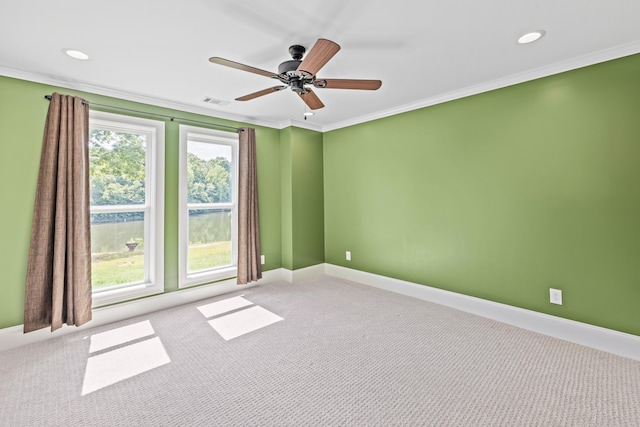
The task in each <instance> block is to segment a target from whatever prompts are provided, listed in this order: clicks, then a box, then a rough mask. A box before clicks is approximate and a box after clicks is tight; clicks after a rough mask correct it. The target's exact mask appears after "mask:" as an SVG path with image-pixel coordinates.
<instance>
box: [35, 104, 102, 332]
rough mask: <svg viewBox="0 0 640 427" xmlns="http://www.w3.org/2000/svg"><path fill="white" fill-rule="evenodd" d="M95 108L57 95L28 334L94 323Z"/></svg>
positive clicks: (41, 191)
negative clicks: (92, 189) (91, 164)
mask: <svg viewBox="0 0 640 427" xmlns="http://www.w3.org/2000/svg"><path fill="white" fill-rule="evenodd" d="M88 141H89V105H88V103H87V102H85V101H84V100H82V99H81V98H77V97H73V96H69V95H60V94H57V93H54V94H53V95H52V97H51V102H50V104H49V113H48V115H47V121H46V123H45V129H44V139H43V142H42V155H41V157H40V172H39V175H38V187H37V190H36V201H35V207H34V215H33V228H32V231H31V247H30V249H29V264H28V268H27V283H26V294H25V307H24V332H25V333H26V332H31V331H34V330H37V329H41V328H45V327H47V326H51V331H55V330H56V329H58V328H60V327H62V324H63V323H66V324H67V325H77V326H80V325H82V324H84V323H86V322H88V321H89V320H91V243H90V242H91V241H90V225H89V143H88Z"/></svg>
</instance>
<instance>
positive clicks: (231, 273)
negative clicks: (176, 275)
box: [178, 265, 238, 289]
mask: <svg viewBox="0 0 640 427" xmlns="http://www.w3.org/2000/svg"><path fill="white" fill-rule="evenodd" d="M237 275H238V268H237V267H236V266H235V265H234V266H229V267H225V268H220V269H216V270H209V271H202V272H197V273H192V274H189V275H188V276H187V277H181V278H180V284H179V285H178V288H180V289H183V288H188V287H190V286H197V285H204V284H206V283H211V282H217V281H220V280H225V279H231V278H233V277H236V276H237Z"/></svg>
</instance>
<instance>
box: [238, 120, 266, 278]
mask: <svg viewBox="0 0 640 427" xmlns="http://www.w3.org/2000/svg"><path fill="white" fill-rule="evenodd" d="M239 145H240V146H239V149H238V151H239V171H238V172H239V179H238V181H239V183H238V184H239V188H238V284H239V285H244V284H247V283H249V282H253V281H256V280H258V279H260V278H261V277H262V266H261V264H260V224H259V219H258V174H257V168H256V164H257V163H256V131H255V129H253V128H242V129H240V141H239Z"/></svg>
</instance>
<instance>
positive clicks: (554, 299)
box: [549, 288, 562, 305]
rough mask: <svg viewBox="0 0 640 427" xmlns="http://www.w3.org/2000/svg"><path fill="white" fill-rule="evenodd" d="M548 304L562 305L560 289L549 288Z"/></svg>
mask: <svg viewBox="0 0 640 427" xmlns="http://www.w3.org/2000/svg"><path fill="white" fill-rule="evenodd" d="M549 302H550V303H551V304H558V305H562V291H561V290H560V289H553V288H549Z"/></svg>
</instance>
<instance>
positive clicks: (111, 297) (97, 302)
mask: <svg viewBox="0 0 640 427" xmlns="http://www.w3.org/2000/svg"><path fill="white" fill-rule="evenodd" d="M163 291H164V290H163V289H162V287H161V286H158V285H154V284H152V283H143V284H140V285H135V286H128V287H126V288H120V289H113V290H106V291H100V292H94V293H93V305H92V308H98V307H102V306H105V305H109V304H116V303H120V302H125V301H129V300H132V299H136V298H142V297H146V296H150V295H156V294H161V293H162V292H163Z"/></svg>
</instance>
